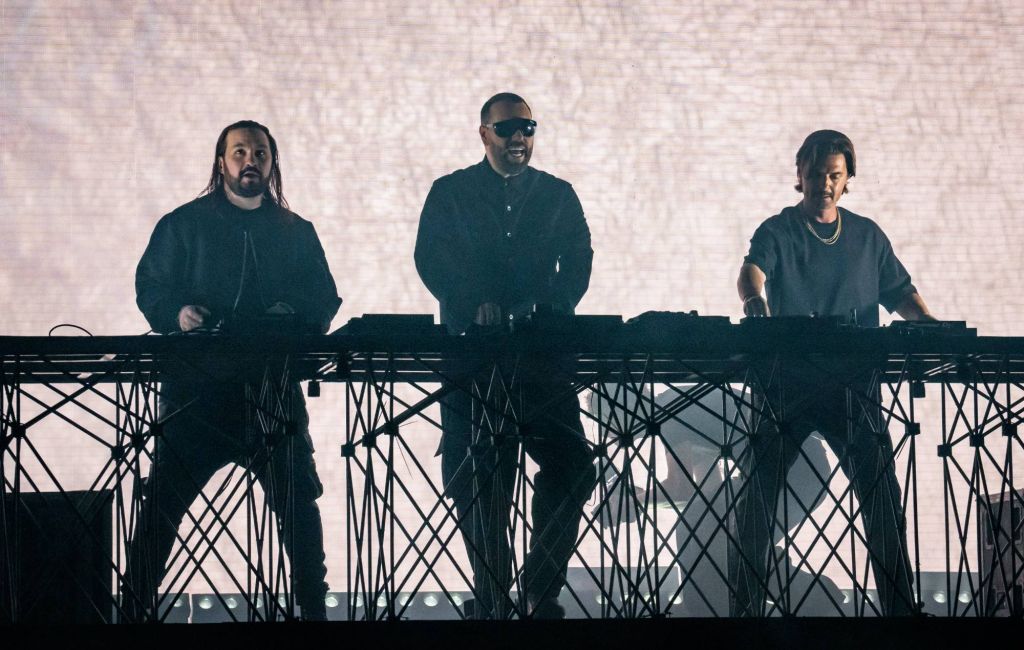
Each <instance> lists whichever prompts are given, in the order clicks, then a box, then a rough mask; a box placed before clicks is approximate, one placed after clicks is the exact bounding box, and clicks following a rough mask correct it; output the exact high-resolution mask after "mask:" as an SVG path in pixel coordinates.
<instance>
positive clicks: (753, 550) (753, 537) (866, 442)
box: [730, 361, 915, 616]
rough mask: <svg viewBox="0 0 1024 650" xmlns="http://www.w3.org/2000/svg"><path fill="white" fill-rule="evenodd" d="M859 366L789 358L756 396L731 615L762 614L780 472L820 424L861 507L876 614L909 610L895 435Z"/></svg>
mask: <svg viewBox="0 0 1024 650" xmlns="http://www.w3.org/2000/svg"><path fill="white" fill-rule="evenodd" d="M851 373H852V374H851ZM865 373H866V371H856V370H853V371H851V370H850V369H849V368H848V369H846V370H845V371H840V372H838V373H830V372H828V371H827V370H824V369H821V368H818V367H815V366H814V365H812V364H810V363H807V362H804V361H794V362H789V363H787V365H786V367H785V368H783V369H782V370H781V371H780V372H778V373H777V374H776V375H775V378H774V379H773V380H772V385H771V386H769V387H767V388H766V389H763V390H760V391H758V392H757V393H756V394H755V400H754V404H755V411H758V412H760V413H759V414H758V413H755V414H754V415H753V419H752V422H753V423H754V431H753V433H752V434H751V435H750V436H749V440H748V442H749V448H748V450H747V453H746V455H745V456H744V457H743V458H742V460H741V468H742V469H743V473H744V475H745V476H746V480H747V485H746V489H744V490H743V491H742V492H741V493H740V494H739V496H738V497H737V499H736V534H737V537H738V543H739V549H738V551H739V552H738V553H734V554H733V555H732V558H731V561H730V565H731V567H730V568H731V573H732V584H733V588H734V590H735V591H734V600H733V612H732V613H733V615H737V616H759V615H763V614H764V611H765V610H764V606H765V593H766V590H765V584H766V583H767V582H768V579H769V577H768V574H769V566H770V564H771V560H770V559H769V554H768V549H769V546H770V541H771V534H772V529H773V528H774V526H775V512H776V503H777V501H778V498H779V492H780V491H781V489H782V486H783V484H784V482H785V478H786V474H787V473H788V471H789V468H790V467H791V466H792V465H793V463H794V462H795V461H796V459H797V457H798V455H799V453H800V447H801V445H802V444H803V441H804V439H806V438H807V436H808V435H809V434H810V433H811V432H812V431H818V432H819V433H820V434H821V435H822V437H823V438H824V439H825V441H826V442H827V443H828V445H829V446H830V447H831V448H832V450H833V451H834V452H835V453H836V455H837V456H838V457H839V463H840V466H841V467H842V468H843V471H844V472H845V474H846V477H847V479H848V480H849V481H850V484H851V486H852V487H853V491H854V494H855V495H856V497H857V501H858V502H859V504H860V514H861V517H862V519H863V522H864V534H865V541H866V545H867V550H868V554H869V558H870V562H871V568H872V572H873V573H874V576H875V584H876V587H877V589H878V595H879V600H880V609H881V612H882V614H884V615H887V616H900V615H908V614H911V613H913V612H914V611H915V604H914V597H913V590H912V586H911V585H912V577H911V569H910V558H909V556H908V554H907V544H906V521H905V518H904V514H903V506H902V501H901V496H900V487H899V483H898V481H897V479H896V469H895V466H894V458H893V448H892V442H891V440H890V438H889V434H888V431H887V430H886V429H885V428H884V423H883V419H882V414H881V409H880V407H879V404H878V402H879V399H880V393H879V391H878V387H877V385H874V384H873V383H872V382H871V381H870V380H869V379H866V378H865V377H864V375H865ZM767 376H769V373H768V372H765V373H762V377H767ZM846 386H848V387H850V389H849V390H847V389H846V388H845V387H846ZM762 388H764V387H762Z"/></svg>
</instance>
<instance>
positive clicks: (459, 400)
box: [441, 393, 518, 619]
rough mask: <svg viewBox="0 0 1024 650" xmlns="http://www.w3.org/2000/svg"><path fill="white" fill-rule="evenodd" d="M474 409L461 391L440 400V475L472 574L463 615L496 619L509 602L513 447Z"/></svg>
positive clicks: (504, 613) (476, 406)
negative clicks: (469, 598)
mask: <svg viewBox="0 0 1024 650" xmlns="http://www.w3.org/2000/svg"><path fill="white" fill-rule="evenodd" d="M479 410H480V405H479V404H478V403H476V402H475V401H474V399H473V398H471V397H470V396H469V395H467V394H465V393H452V394H451V395H449V396H448V397H447V398H445V400H444V401H443V403H442V405H441V426H442V428H443V430H444V435H443V439H442V444H441V463H442V474H443V480H444V484H445V494H446V495H447V496H448V497H450V498H451V499H452V501H453V502H454V504H455V511H456V515H457V516H458V525H459V530H460V531H461V532H462V537H463V541H464V542H465V544H466V553H467V555H468V556H469V562H470V567H471V570H472V573H473V585H472V588H473V595H474V605H473V608H472V611H469V610H470V608H469V607H467V614H468V615H470V616H472V617H473V618H498V619H501V618H506V617H507V615H508V612H509V611H510V609H511V604H512V603H511V600H510V599H509V595H508V594H509V589H510V588H511V586H512V560H511V554H510V546H509V532H510V531H509V528H510V523H509V509H510V507H511V505H512V504H511V501H512V491H513V488H514V485H515V467H516V460H517V456H518V446H517V445H516V444H515V442H514V440H511V439H508V438H506V437H504V436H494V435H492V434H491V432H490V431H488V430H486V429H487V428H486V427H485V425H484V419H483V418H481V417H480V412H479Z"/></svg>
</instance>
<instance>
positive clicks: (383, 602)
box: [377, 595, 388, 607]
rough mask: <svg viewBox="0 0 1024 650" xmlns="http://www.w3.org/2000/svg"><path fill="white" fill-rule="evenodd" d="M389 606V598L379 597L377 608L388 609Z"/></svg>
mask: <svg viewBox="0 0 1024 650" xmlns="http://www.w3.org/2000/svg"><path fill="white" fill-rule="evenodd" d="M387 604H388V599H387V596H384V595H380V596H377V607H386V606H387Z"/></svg>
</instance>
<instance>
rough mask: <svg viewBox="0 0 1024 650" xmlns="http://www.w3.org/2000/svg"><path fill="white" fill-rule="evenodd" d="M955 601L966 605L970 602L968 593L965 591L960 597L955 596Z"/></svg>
mask: <svg viewBox="0 0 1024 650" xmlns="http://www.w3.org/2000/svg"><path fill="white" fill-rule="evenodd" d="M956 599H957V600H959V601H960V602H961V603H963V604H964V605H966V604H967V603H969V602H971V595H970V594H969V593H967V592H966V591H961V592H960V595H959V596H957V597H956Z"/></svg>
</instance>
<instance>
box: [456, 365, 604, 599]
mask: <svg viewBox="0 0 1024 650" xmlns="http://www.w3.org/2000/svg"><path fill="white" fill-rule="evenodd" d="M513 393H514V395H513V397H512V398H511V400H509V399H508V398H505V399H503V400H491V401H490V403H491V404H492V406H493V407H494V408H493V409H487V408H484V407H483V406H482V405H481V402H480V398H479V396H478V397H477V399H474V398H473V397H471V396H470V395H469V394H468V393H466V392H455V393H452V394H450V395H448V396H447V397H446V398H445V399H444V401H443V403H442V408H441V423H442V428H443V430H444V431H443V433H444V438H443V441H442V446H441V453H442V459H441V460H442V475H443V478H444V483H445V494H446V495H447V496H448V497H450V498H451V499H452V500H453V502H454V504H455V509H456V513H457V515H458V518H459V529H460V531H461V532H462V535H463V540H464V541H465V543H466V550H467V552H468V554H469V559H470V564H471V566H472V570H473V582H474V585H473V591H474V596H475V599H476V609H475V615H476V616H477V617H479V618H492V617H493V618H505V617H507V616H508V614H509V612H510V611H511V605H512V603H511V601H510V599H509V590H510V589H511V587H512V583H513V574H512V573H513V572H512V557H511V550H510V549H511V539H510V535H511V531H510V526H511V509H512V506H513V497H514V492H513V491H514V488H515V484H516V478H517V473H518V472H519V471H521V470H522V468H521V467H520V465H519V459H520V445H521V446H522V450H523V451H525V453H526V454H529V456H530V458H532V459H533V461H534V462H535V463H537V465H538V467H539V471H538V472H537V474H536V476H535V477H534V491H533V499H532V502H531V514H532V523H533V528H532V534H531V535H530V541H529V550H528V552H527V555H526V559H525V562H524V565H523V567H522V575H521V576H520V578H521V583H520V585H521V587H520V589H525V592H526V594H527V596H528V598H529V599H530V600H532V601H533V602H537V601H539V600H542V599H548V598H555V597H557V596H558V593H559V592H560V591H561V589H562V587H563V585H564V584H565V576H566V570H567V567H568V564H569V558H570V557H571V556H572V553H573V550H574V549H575V546H576V539H577V536H578V535H579V527H580V520H581V519H582V516H583V506H584V504H585V503H586V501H587V499H589V498H590V494H591V492H592V491H593V489H594V485H595V482H596V475H595V470H594V454H593V451H592V449H591V448H590V445H589V444H588V443H587V440H586V437H585V436H584V434H583V426H582V424H581V421H580V412H579V401H578V399H577V397H576V393H575V392H574V391H573V390H572V388H571V386H569V385H568V384H563V383H530V384H523V385H521V387H520V390H519V391H513ZM503 402H504V405H503V404H502V403H503ZM503 409H507V410H506V411H505V412H506V413H507V414H509V415H512V417H511V418H503V417H501V416H500V415H499V414H498V411H501V410H503Z"/></svg>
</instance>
